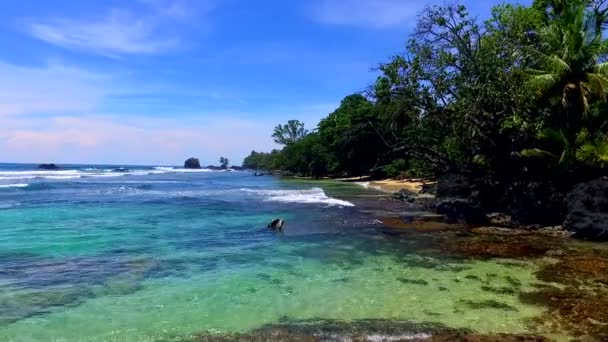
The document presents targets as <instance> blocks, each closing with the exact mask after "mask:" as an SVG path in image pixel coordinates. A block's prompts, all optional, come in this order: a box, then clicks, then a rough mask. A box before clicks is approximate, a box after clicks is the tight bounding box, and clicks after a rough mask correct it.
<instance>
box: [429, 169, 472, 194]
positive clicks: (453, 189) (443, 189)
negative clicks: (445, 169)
mask: <svg viewBox="0 0 608 342" xmlns="http://www.w3.org/2000/svg"><path fill="white" fill-rule="evenodd" d="M471 184H472V182H471V179H470V178H469V177H467V176H465V175H462V174H458V173H452V174H447V175H445V176H443V177H441V178H439V180H438V181H437V190H436V191H437V197H452V198H467V197H469V196H470V195H471V191H472V189H471Z"/></svg>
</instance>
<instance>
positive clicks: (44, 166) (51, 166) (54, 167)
mask: <svg viewBox="0 0 608 342" xmlns="http://www.w3.org/2000/svg"><path fill="white" fill-rule="evenodd" d="M38 168H39V169H42V170H59V166H57V165H55V164H53V163H51V164H40V165H38Z"/></svg>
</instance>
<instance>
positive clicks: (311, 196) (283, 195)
mask: <svg viewBox="0 0 608 342" xmlns="http://www.w3.org/2000/svg"><path fill="white" fill-rule="evenodd" d="M241 191H245V192H248V193H252V194H257V195H261V196H263V197H264V200H266V201H269V202H281V203H304V204H313V203H321V204H327V205H328V206H341V207H354V206H355V205H354V204H352V203H350V202H348V201H344V200H340V199H337V198H332V197H329V196H327V195H326V194H325V191H323V189H321V188H312V189H304V190H255V189H247V188H243V189H241Z"/></svg>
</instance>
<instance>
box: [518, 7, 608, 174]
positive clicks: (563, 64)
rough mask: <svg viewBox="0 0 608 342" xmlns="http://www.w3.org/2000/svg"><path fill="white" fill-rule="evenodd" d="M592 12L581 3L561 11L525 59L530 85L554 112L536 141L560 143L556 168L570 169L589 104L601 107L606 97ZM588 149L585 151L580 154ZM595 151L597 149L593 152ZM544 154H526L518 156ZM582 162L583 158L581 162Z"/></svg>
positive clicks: (606, 75) (607, 69) (605, 65)
mask: <svg viewBox="0 0 608 342" xmlns="http://www.w3.org/2000/svg"><path fill="white" fill-rule="evenodd" d="M597 15H598V13H597V12H596V11H595V12H592V11H588V10H587V8H586V7H585V5H583V4H573V5H572V6H569V7H566V8H563V9H562V11H561V13H560V15H559V16H558V17H556V18H554V20H552V22H551V23H550V24H549V25H548V26H547V27H545V28H543V29H542V30H541V31H540V32H539V33H540V37H541V38H542V39H541V41H543V42H544V44H542V46H541V48H539V49H534V50H530V51H529V52H530V53H529V55H530V56H531V57H532V58H533V60H534V61H535V62H536V65H538V66H539V69H538V70H532V71H531V73H532V78H531V81H530V83H531V85H532V86H533V87H534V88H535V89H537V90H538V91H539V95H541V96H542V97H545V98H548V99H550V100H551V102H552V103H553V105H555V108H556V110H554V111H553V112H552V113H553V114H554V115H553V116H552V117H551V118H550V120H549V122H548V125H547V127H545V129H544V130H543V131H542V133H541V134H540V136H539V138H541V140H542V139H550V140H551V141H553V142H558V143H559V142H561V145H562V147H563V151H562V152H561V156H559V161H560V164H570V163H571V162H572V161H573V160H574V158H575V157H576V155H577V153H576V152H577V147H579V146H582V145H585V144H586V143H587V141H584V140H582V139H581V138H582V137H581V132H582V130H583V129H584V128H585V123H586V122H588V119H589V115H590V114H592V113H595V112H597V111H591V110H590V107H591V104H592V103H593V101H600V102H604V101H605V100H606V95H607V93H608V62H605V61H604V60H605V58H606V52H608V45H607V43H606V42H605V41H604V40H603V38H602V29H601V26H598V25H597V21H598V18H597V17H596V16H597ZM592 150H593V149H590V148H588V147H587V148H586V151H588V152H589V151H592ZM599 150H601V148H600V149H599ZM543 153H545V151H540V150H527V151H524V153H523V154H524V155H526V154H527V155H536V156H538V155H540V154H543ZM586 159H588V158H586Z"/></svg>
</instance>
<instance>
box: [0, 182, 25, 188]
mask: <svg viewBox="0 0 608 342" xmlns="http://www.w3.org/2000/svg"><path fill="white" fill-rule="evenodd" d="M28 186H29V184H26V183H20V184H1V185H0V188H25V187H28Z"/></svg>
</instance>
